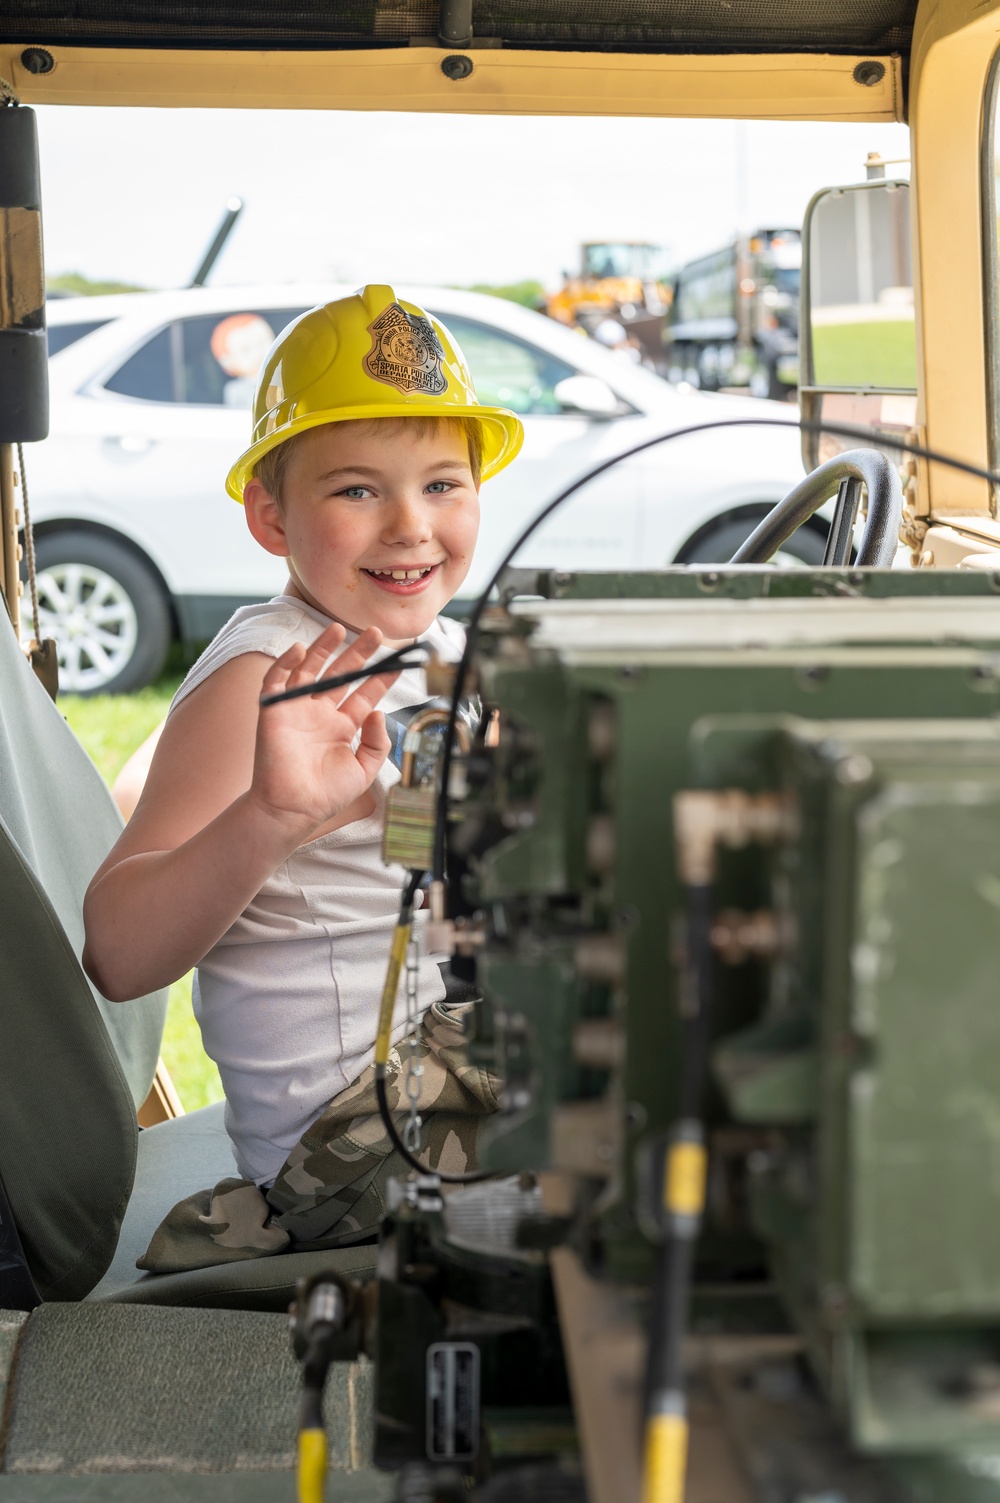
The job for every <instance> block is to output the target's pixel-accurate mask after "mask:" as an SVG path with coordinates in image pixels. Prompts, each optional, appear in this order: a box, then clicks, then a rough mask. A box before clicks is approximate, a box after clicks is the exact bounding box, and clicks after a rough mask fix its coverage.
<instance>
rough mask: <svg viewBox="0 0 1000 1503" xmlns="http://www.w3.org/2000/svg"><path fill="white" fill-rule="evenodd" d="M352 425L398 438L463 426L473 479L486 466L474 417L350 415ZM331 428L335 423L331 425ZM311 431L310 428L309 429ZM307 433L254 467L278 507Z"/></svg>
mask: <svg viewBox="0 0 1000 1503" xmlns="http://www.w3.org/2000/svg"><path fill="white" fill-rule="evenodd" d="M347 421H348V423H349V424H350V426H351V427H353V428H360V429H362V430H364V431H365V432H368V433H372V434H375V433H378V434H383V435H384V436H385V437H386V438H389V439H391V438H395V437H397V436H398V435H399V434H401V433H402V432H403V427H404V425H405V427H406V430H407V431H408V432H410V433H413V432H416V433H417V434H418V435H419V436H420V437H423V436H425V435H433V434H435V433H437V431H438V428H439V427H440V425H441V424H442V423H447V424H448V426H449V427H456V428H459V429H461V431H462V433H464V435H465V441H466V443H467V445H468V448H469V469H470V470H471V471H472V478H473V480H474V481H475V482H476V484H477V485H478V484H479V477H480V474H481V473H482V468H483V430H482V429H481V428H480V426H479V423H478V422H477V421H476V419H475V418H472V417H457V416H456V417H385V418H351V419H348V420H347ZM329 426H330V427H332V426H333V425H332V424H330V425H329ZM307 431H310V430H307ZM304 436H305V435H304V434H302V433H295V434H293V435H292V437H291V438H286V439H285V441H284V443H281V444H277V445H276V446H275V448H273V449H270V450H268V452H267V453H266V454H262V455H261V457H260V459H258V461H257V463H256V464H255V465H254V467H253V478H254V479H255V480H259V481H260V483H261V485H262V486H263V487H264V489H265V490H266V491H267V493H268V495H269V496H273V497H274V499H275V501H276V502H277V503H278V505H279V506H281V504H282V499H283V498H282V487H283V485H284V482H285V476H286V472H287V470H288V461H289V458H290V456H291V452H292V448H293V446H294V445H295V444H296V443H298V441H299V439H301V438H303V437H304Z"/></svg>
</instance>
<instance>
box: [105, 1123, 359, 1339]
mask: <svg viewBox="0 0 1000 1503" xmlns="http://www.w3.org/2000/svg"><path fill="white" fill-rule="evenodd" d="M235 1173H236V1168H235V1165H234V1162H233V1151H232V1147H231V1145H230V1142H229V1137H228V1134H227V1133H226V1129H225V1124H224V1122H223V1103H222V1102H219V1103H218V1104H217V1105H215V1106H206V1107H203V1108H202V1109H201V1111H197V1112H189V1113H188V1114H187V1115H186V1116H184V1117H175V1118H174V1120H173V1121H171V1122H161V1123H160V1124H159V1126H157V1127H149V1128H146V1130H145V1131H144V1132H141V1133H140V1134H139V1158H138V1163H137V1166H136V1173H135V1188H134V1189H133V1191H132V1198H131V1200H130V1201H129V1204H128V1209H127V1211H126V1212H125V1219H124V1221H123V1223H122V1229H121V1236H120V1237H119V1240H118V1247H117V1250H116V1252H115V1256H114V1261H113V1262H112V1264H111V1267H110V1268H109V1269H108V1271H107V1273H106V1274H105V1276H104V1278H103V1279H102V1280H101V1282H100V1283H99V1284H98V1285H97V1286H96V1288H94V1289H93V1290H92V1291H91V1294H90V1296H89V1298H90V1299H92V1300H101V1301H111V1302H113V1303H116V1304H117V1303H124V1304H150V1305H186V1306H198V1305H201V1306H215V1307H218V1308H223V1309H238V1310H282V1311H284V1310H287V1308H288V1304H289V1301H290V1300H291V1298H292V1295H293V1293H294V1290H295V1284H296V1281H297V1280H298V1279H299V1278H301V1277H303V1276H308V1275H309V1274H311V1273H314V1272H319V1271H320V1270H322V1269H325V1268H335V1269H336V1270H337V1271H338V1272H339V1273H342V1274H344V1276H345V1277H349V1278H360V1279H365V1278H370V1277H371V1275H372V1273H373V1272H374V1268H375V1249H374V1247H358V1248H348V1249H343V1250H339V1251H336V1252H327V1253H324V1252H302V1253H281V1254H278V1255H277V1256H275V1257H273V1258H251V1259H250V1260H248V1261H247V1262H243V1263H221V1264H219V1265H218V1266H217V1267H215V1268H201V1269H194V1270H192V1271H191V1272H190V1273H170V1274H153V1273H140V1272H139V1270H138V1269H137V1268H136V1266H135V1261H136V1259H137V1258H138V1257H139V1255H140V1253H143V1252H145V1250H146V1248H147V1246H148V1245H149V1239H150V1238H151V1237H152V1235H153V1232H154V1231H155V1230H156V1228H157V1226H158V1225H159V1223H160V1222H161V1221H162V1219H163V1217H164V1216H165V1215H166V1213H167V1212H168V1211H169V1210H170V1207H171V1206H173V1205H176V1203H177V1202H178V1201H179V1200H183V1199H184V1197H185V1196H187V1195H193V1194H194V1193H195V1191H197V1190H205V1189H208V1188H209V1187H210V1186H212V1185H214V1184H215V1183H216V1181H217V1180H220V1179H225V1178H226V1176H227V1175H234V1174H235Z"/></svg>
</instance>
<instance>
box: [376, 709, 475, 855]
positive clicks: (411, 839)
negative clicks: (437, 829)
mask: <svg viewBox="0 0 1000 1503" xmlns="http://www.w3.org/2000/svg"><path fill="white" fill-rule="evenodd" d="M447 724H448V711H447V710H444V709H427V710H422V711H421V712H420V714H419V715H415V716H414V717H413V720H412V721H411V722H410V724H409V726H408V727H407V730H406V734H405V736H404V737H403V757H402V765H401V767H400V774H401V778H400V782H398V783H397V784H396V786H395V788H391V789H390V790H389V796H388V798H387V799H386V805H385V830H384V831H383V834H382V860H383V861H384V862H385V864H386V865H387V866H391V865H392V864H393V863H397V864H398V865H400V866H405V867H406V868H407V869H408V870H409V871H417V872H425V871H429V870H430V868H431V866H432V865H433V863H434V821H435V815H436V813H437V799H438V771H439V763H440V752H441V745H442V744H443V738H442V737H441V736H440V734H439V735H438V736H437V738H436V739H437V741H438V746H437V747H436V748H434V749H431V748H430V747H429V746H426V745H425V744H424V743H425V738H426V739H427V740H429V739H430V738H429V736H428V732H430V731H432V730H435V729H439V728H440V727H442V726H446V725H447ZM456 732H457V735H458V741H459V745H460V746H461V748H462V750H463V751H468V749H469V732H468V727H467V726H466V725H465V723H464V721H462V720H461V719H460V720H459V721H458V725H457V727H456Z"/></svg>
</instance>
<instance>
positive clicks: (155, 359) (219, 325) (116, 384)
mask: <svg viewBox="0 0 1000 1503" xmlns="http://www.w3.org/2000/svg"><path fill="white" fill-rule="evenodd" d="M304 312H305V309H304V308H273V309H272V308H266V309H262V310H252V311H250V310H248V311H245V312H237V313H208V314H198V315H196V316H195V317H192V318H179V319H176V320H175V321H174V323H172V324H168V325H167V327H166V328H165V329H160V330H159V332H158V333H156V334H154V335H153V336H152V338H151V339H148V340H147V341H146V343H145V344H144V345H142V346H140V348H139V349H138V350H136V351H135V353H134V354H132V355H130V356H129V358H128V359H127V360H126V361H125V363H124V364H123V365H121V366H119V368H118V370H116V371H115V373H114V375H113V376H110V377H109V378H108V380H107V381H105V383H104V389H105V391H113V392H116V393H117V394H118V395H119V396H123V397H139V398H141V399H142V400H143V401H146V402H181V403H185V404H189V405H197V406H203V407H249V406H250V402H251V399H252V397H253V389H254V384H255V382H256V379H257V372H258V370H259V369H260V364H261V361H262V360H263V358H264V356H265V355H266V353H267V351H268V349H269V348H270V346H271V345H272V343H273V342H274V338H275V335H276V334H277V333H278V332H279V330H281V329H283V328H284V327H285V325H286V324H288V323H291V321H292V319H293V318H298V316H299V314H300V313H304Z"/></svg>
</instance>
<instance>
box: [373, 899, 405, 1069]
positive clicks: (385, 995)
mask: <svg viewBox="0 0 1000 1503" xmlns="http://www.w3.org/2000/svg"><path fill="white" fill-rule="evenodd" d="M412 930H413V925H412V923H410V924H397V925H396V928H395V930H394V931H393V936H392V949H391V951H390V952H389V969H388V971H386V974H385V987H384V988H383V991H382V1010H381V1012H380V1013H379V1017H378V1033H377V1034H376V1035H375V1063H376V1064H377V1065H384V1064H385V1062H386V1060H387V1059H388V1058H389V1042H390V1040H391V1038H392V1014H393V1011H394V1009H395V1006H396V993H397V992H398V991H399V977H400V972H401V971H402V969H403V966H404V965H405V964H406V947H407V945H408V944H409V943H410V934H411V932H412Z"/></svg>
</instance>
